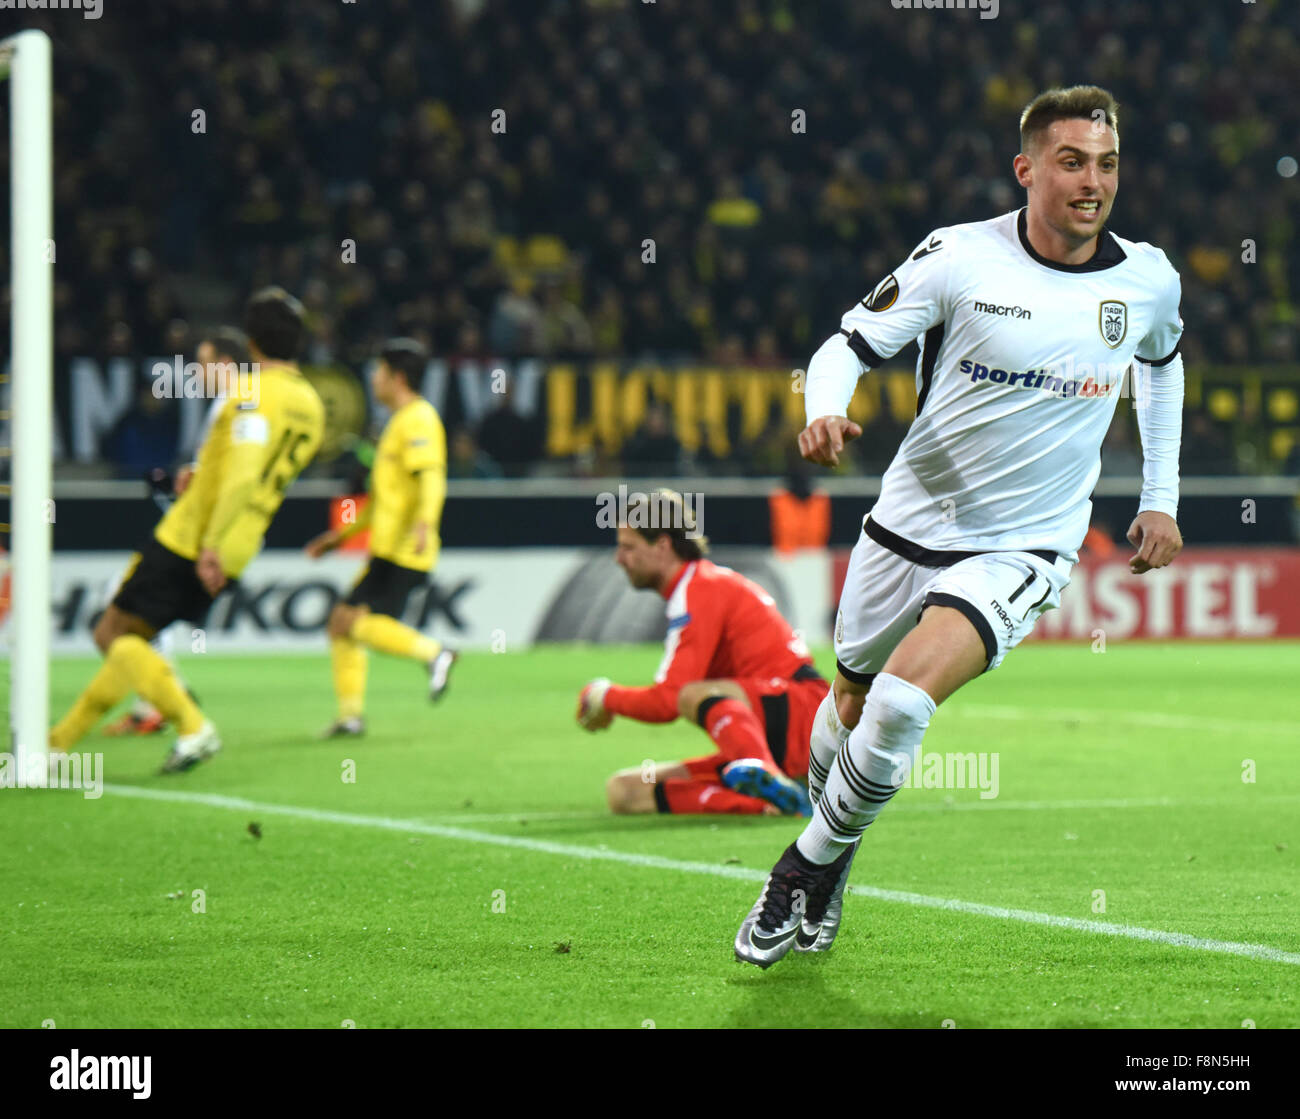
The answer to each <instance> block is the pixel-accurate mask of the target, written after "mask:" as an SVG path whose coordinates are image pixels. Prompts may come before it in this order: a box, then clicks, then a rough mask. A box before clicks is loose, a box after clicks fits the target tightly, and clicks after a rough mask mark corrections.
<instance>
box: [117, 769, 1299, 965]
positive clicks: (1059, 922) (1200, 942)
mask: <svg viewBox="0 0 1300 1119" xmlns="http://www.w3.org/2000/svg"><path fill="white" fill-rule="evenodd" d="M104 788H105V790H106V791H108V792H111V793H114V794H115V795H117V796H125V797H136V798H138V799H140V800H159V801H171V802H174V803H180V804H202V805H206V806H208V807H210V808H227V809H232V810H234V809H237V810H239V811H241V812H256V813H258V814H260V815H263V816H288V817H292V818H296V819H300V820H311V821H314V822H318V823H329V824H347V825H350V826H352V827H360V828H382V829H384V830H386V831H397V832H407V833H411V834H415V835H434V836H438V837H439V838H441V839H456V840H460V841H461V842H462V843H482V844H487V845H489V846H494V847H514V848H517V849H521V850H525V851H540V852H543V853H545V854H548V855H563V856H566V857H568V858H578V859H591V860H603V861H605V862H614V863H624V864H625V865H628V866H644V867H652V868H654V869H656V870H676V871H682V872H684V873H686V874H706V875H709V876H711V877H714V878H734V879H738V880H740V881H742V882H763V881H766V879H767V873H766V872H765V871H761V870H750V869H748V868H746V867H740V866H728V865H725V864H722V865H719V864H715V863H696V862H687V861H685V860H681V859H669V858H665V857H664V856H662V855H642V854H637V853H634V852H629V851H611V850H610V849H609V848H607V847H603V846H602V847H586V846H581V845H578V844H570V843H554V842H551V841H550V840H547V839H526V838H524V837H523V836H517V835H494V834H492V833H491V832H484V831H470V830H469V829H468V828H455V827H449V826H448V825H445V824H426V823H421V822H420V821H418V820H398V819H393V818H392V817H389V816H362V815H360V814H357V813H352V812H333V811H329V810H327V809H322V808H304V807H298V806H296V805H291V804H264V803H262V802H260V801H253V800H245V799H244V798H243V797H228V796H220V795H218V794H216V793H186V792H181V791H179V790H171V789H147V788H142V787H140V786H136V785H105V786H104ZM847 892H848V893H850V894H853V895H854V896H856V897H869V898H875V899H876V900H878V901H892V902H901V903H902V904H904V905H920V906H925V907H926V908H929V909H946V910H948V911H949V912H952V913H970V914H974V915H976V916H979V917H996V918H998V919H999V920H1003V921H1024V922H1026V923H1027V924H1033V925H1047V926H1049V927H1051V928H1058V929H1073V930H1075V931H1077V932H1090V933H1097V934H1100V935H1103V936H1117V937H1125V938H1127V939H1129V940H1147V941H1154V942H1156V943H1158V944H1168V945H1171V946H1173V947H1176V948H1194V949H1197V950H1199V951H1202V952H1221V953H1225V954H1227V955H1231V956H1245V957H1247V958H1248V959H1252V960H1267V961H1268V962H1270V963H1279V964H1294V965H1300V952H1286V951H1283V950H1282V949H1281V948H1272V947H1269V946H1268V945H1266V944H1242V943H1239V942H1236V941H1230V940H1209V939H1206V938H1204V937H1199V936H1190V935H1188V934H1187V933H1176V932H1164V931H1162V930H1160V929H1144V928H1141V927H1139V926H1136V925H1112V924H1110V923H1108V922H1106V921H1084V920H1079V919H1078V918H1075V917H1058V916H1056V915H1055V914H1052V913H1036V912H1034V911H1033V910H1029V909H1007V908H1004V907H1002V906H996V905H981V904H979V903H978V902H971V901H961V900H960V899H957V898H937V897H930V896H928V895H926V894H913V893H907V892H905V891H902V890H882V889H879V888H878V887H876V886H850V887H849V888H848V891H847Z"/></svg>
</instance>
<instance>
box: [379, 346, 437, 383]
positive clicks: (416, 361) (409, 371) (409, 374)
mask: <svg viewBox="0 0 1300 1119" xmlns="http://www.w3.org/2000/svg"><path fill="white" fill-rule="evenodd" d="M379 357H380V360H381V361H383V362H384V364H386V365H387V366H388V368H389V369H391V370H392V371H393V372H395V373H400V374H401V375H402V379H403V380H404V381H406V387H407V388H408V389H414V390H415V391H416V392H419V391H420V378H421V377H422V376H423V375H424V367H425V366H426V365H427V364H428V362H429V351H428V350H426V349H425V348H424V346H422V345H421V344H420V343H419V342H417V341H416V340H415V339H414V338H390V339H389V340H388V341H387V342H385V343H384V348H383V349H382V350H380V351H379Z"/></svg>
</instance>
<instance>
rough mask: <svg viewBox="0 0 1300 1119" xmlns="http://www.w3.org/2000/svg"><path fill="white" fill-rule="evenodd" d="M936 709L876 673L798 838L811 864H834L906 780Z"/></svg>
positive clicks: (902, 683)
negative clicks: (810, 815) (814, 806)
mask: <svg viewBox="0 0 1300 1119" xmlns="http://www.w3.org/2000/svg"><path fill="white" fill-rule="evenodd" d="M934 710H935V705H934V700H932V699H931V698H930V697H929V696H928V695H927V694H926V693H925V692H924V691H922V690H921V689H920V688H918V687H917V686H916V685H915V684H909V683H908V682H907V681H906V680H903V679H901V678H900V677H898V676H894V675H891V674H890V673H888V672H882V673H880V674H879V675H878V676H877V677H876V679H875V681H874V682H873V683H872V685H871V691H869V692H868V693H867V702H866V704H865V705H864V706H863V708H862V718H861V719H860V720H858V725H857V726H856V727H854V728H853V730H852V732H851V733H850V734H849V738H848V741H847V742H846V743H845V744H844V745H843V747H841V748H840V751H839V753H838V754H837V755H836V756H835V762H834V764H832V766H831V770H830V776H829V777H828V778H827V779H826V784H825V790H824V793H823V795H822V797H821V799H820V800H819V801H818V802H817V807H816V808H815V809H814V810H813V815H812V819H811V820H810V821H809V822H808V826H807V827H806V828H805V829H804V832H803V834H802V835H801V836H799V838H798V840H796V844H797V846H798V848H799V851H800V852H801V853H802V854H803V856H804V857H805V858H806V859H808V860H809V861H810V862H814V863H817V864H819V865H822V866H824V865H826V864H827V863H831V862H834V861H835V859H836V858H837V857H838V856H839V855H840V853H841V852H842V851H843V850H844V848H845V847H847V846H849V845H850V844H852V843H855V842H856V841H857V839H858V837H859V836H860V835H862V833H863V831H864V830H865V829H866V827H867V825H869V824H870V823H871V822H872V821H873V820H874V819H875V818H876V817H877V816H878V815H880V810H881V809H882V808H884V807H885V805H886V804H888V803H889V801H890V800H891V799H892V798H893V795H894V794H895V793H896V792H897V791H898V789H899V788H900V786H902V784H903V783H904V782H905V781H906V780H907V777H908V774H909V773H911V771H912V766H913V765H914V764H915V762H916V757H917V754H918V753H919V752H920V749H921V739H922V738H923V737H924V735H925V730H926V727H928V726H929V725H930V718H931V716H932V715H933V714H934Z"/></svg>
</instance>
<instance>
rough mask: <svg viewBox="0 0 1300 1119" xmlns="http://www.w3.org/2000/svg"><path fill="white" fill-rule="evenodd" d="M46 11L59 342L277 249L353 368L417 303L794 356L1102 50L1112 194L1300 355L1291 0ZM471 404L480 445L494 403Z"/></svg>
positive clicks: (289, 279)
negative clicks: (1050, 92) (936, 6)
mask: <svg viewBox="0 0 1300 1119" xmlns="http://www.w3.org/2000/svg"><path fill="white" fill-rule="evenodd" d="M35 22H37V23H41V24H42V25H43V26H45V27H46V29H47V30H48V31H49V32H50V34H51V35H52V36H53V37H54V39H55V43H56V49H55V58H56V65H57V85H58V92H59V95H58V98H57V102H58V103H57V110H56V115H57V139H56V144H57V150H58V153H59V169H58V175H57V197H56V200H55V203H56V232H57V237H58V246H59V256H58V264H59V269H58V282H57V293H56V299H57V307H58V310H57V318H56V321H57V324H58V330H57V349H58V353H59V354H60V355H61V356H63V357H69V356H72V355H78V354H94V355H99V356H109V355H114V354H153V353H163V354H172V353H184V352H190V351H191V350H192V346H193V344H194V342H195V334H196V331H197V330H198V329H199V325H200V323H201V324H202V325H204V326H206V325H208V323H209V322H211V321H212V313H213V311H214V310H217V311H219V310H222V309H228V308H230V307H234V306H237V305H238V302H239V300H240V299H242V298H243V296H244V295H245V294H246V293H247V292H248V291H250V290H252V289H254V288H256V287H258V286H260V285H262V284H265V283H271V282H274V283H280V284H283V285H285V286H286V287H288V288H290V289H292V290H294V291H296V292H297V293H299V294H300V295H301V297H302V299H303V301H304V303H305V304H306V306H307V308H308V311H309V313H310V323H311V332H312V341H311V346H310V351H309V353H308V354H307V355H306V357H307V358H308V359H309V360H312V361H316V362H337V363H342V364H346V365H349V366H351V367H352V368H354V369H359V368H360V367H361V365H362V363H363V362H364V360H365V359H366V358H367V357H369V356H370V355H371V354H373V352H374V350H375V347H376V344H377V342H378V341H379V340H380V339H382V338H384V337H386V336H390V335H394V334H406V335H413V336H415V337H417V338H420V339H422V340H423V341H425V342H426V343H428V344H429V345H430V346H431V347H432V348H433V350H434V351H435V352H436V353H439V354H442V355H447V356H452V357H454V356H478V357H483V358H500V359H511V358H517V357H520V356H526V355H536V356H541V357H551V358H566V359H579V360H581V359H587V358H608V359H636V358H643V357H647V356H653V357H654V358H655V359H657V360H664V361H669V362H671V361H673V360H692V361H696V362H699V361H705V362H709V363H712V364H716V365H721V366H735V365H753V366H770V367H772V368H782V367H783V368H785V369H787V370H788V369H790V368H792V367H796V366H802V365H803V364H805V363H806V361H807V359H808V357H809V356H810V355H811V353H812V352H813V350H814V349H815V348H816V346H817V345H818V344H819V343H820V341H821V340H822V339H823V338H824V337H825V336H826V335H827V334H828V333H830V332H831V331H832V330H833V329H834V328H835V326H836V325H837V323H838V318H839V315H840V314H841V313H842V311H843V310H844V309H845V308H846V307H847V306H849V305H850V304H851V303H852V302H853V301H854V300H855V299H857V298H859V297H860V296H861V295H863V294H865V293H866V292H867V291H868V290H870V288H871V287H872V286H873V285H874V284H875V283H876V281H877V280H878V279H879V278H880V277H881V276H883V275H885V274H887V273H888V272H889V271H891V270H892V268H893V267H894V265H895V264H896V263H897V261H898V260H900V259H901V258H902V257H903V255H904V254H905V253H907V252H908V251H909V250H910V249H911V248H912V247H913V246H914V244H915V243H916V242H917V241H919V240H920V239H921V238H922V237H923V236H924V235H925V234H926V233H927V232H928V231H929V230H930V229H932V228H934V227H936V226H941V225H946V224H952V223H956V222H964V221H972V220H980V219H983V218H986V217H989V216H992V215H994V214H997V213H1001V212H1004V211H1006V210H1009V209H1012V208H1014V207H1016V206H1018V205H1020V204H1021V202H1022V195H1021V192H1020V191H1019V190H1018V188H1016V186H1015V184H1014V182H1013V179H1012V175H1011V167H1010V162H1011V157H1012V156H1013V155H1014V153H1015V152H1016V150H1017V148H1018V134H1017V131H1016V126H1017V119H1018V114H1019V111H1020V109H1021V107H1022V106H1023V105H1024V104H1025V103H1026V102H1027V101H1028V100H1029V99H1030V98H1031V97H1032V96H1033V94H1034V93H1035V92H1036V91H1038V90H1039V89H1041V88H1045V87H1048V86H1052V85H1059V84H1070V83H1072V82H1076V81H1089V82H1095V83H1098V84H1101V85H1104V86H1107V87H1108V88H1110V89H1111V90H1112V91H1113V92H1114V93H1115V94H1116V96H1117V97H1118V99H1119V101H1120V104H1121V116H1120V128H1121V136H1122V145H1121V147H1122V152H1123V174H1122V180H1121V190H1120V196H1119V202H1118V204H1117V208H1116V216H1115V218H1114V219H1113V221H1112V228H1113V229H1114V230H1115V231H1116V232H1117V233H1119V234H1121V235H1123V236H1127V237H1130V238H1133V239H1137V240H1149V241H1152V242H1154V243H1155V244H1158V245H1160V246H1161V247H1163V248H1164V249H1165V250H1166V251H1167V252H1168V253H1169V255H1170V257H1171V259H1172V260H1173V261H1174V263H1175V266H1176V267H1178V268H1179V270H1180V271H1181V273H1182V278H1183V317H1184V319H1185V321H1186V322H1187V324H1188V330H1187V334H1186V341H1185V343H1184V354H1185V357H1186V359H1187V362H1188V365H1189V367H1195V366H1197V365H1201V364H1214V363H1224V364H1245V363H1291V362H1296V361H1297V359H1298V358H1300V354H1298V344H1297V320H1296V307H1295V293H1296V292H1297V291H1300V252H1297V248H1298V247H1300V246H1297V244H1296V239H1297V236H1300V233H1298V232H1297V230H1296V228H1295V225H1294V222H1293V219H1292V218H1291V217H1290V216H1289V215H1290V214H1293V213H1294V210H1295V203H1296V201H1297V192H1298V191H1300V179H1297V178H1293V177H1292V178H1288V177H1284V173H1283V172H1282V171H1280V168H1282V167H1283V165H1282V164H1278V159H1279V156H1280V155H1282V154H1285V149H1284V148H1283V147H1282V146H1280V145H1284V144H1285V143H1287V142H1290V141H1292V140H1293V139H1294V137H1295V136H1296V135H1298V134H1300V102H1298V101H1297V99H1296V98H1295V96H1294V75H1295V74H1296V72H1297V71H1298V70H1300V36H1298V35H1297V26H1298V25H1300V20H1298V19H1297V13H1296V11H1295V9H1294V8H1292V7H1289V6H1288V5H1285V4H1283V3H1260V4H1257V5H1220V6H1202V7H1201V9H1198V11H1197V13H1196V18H1195V19H1189V18H1187V13H1186V12H1185V11H1184V10H1183V9H1182V8H1181V7H1180V6H1177V5H1144V4H1128V5H1115V4H1113V3H1105V2H1101V0H1039V2H1037V3H1035V4H1034V5H1033V6H1032V8H1031V9H1018V8H1013V7H1011V6H1004V7H1003V9H1002V11H1001V14H1000V17H999V18H998V19H996V20H991V21H981V20H979V18H978V13H977V12H973V11H966V12H961V11H900V10H896V9H895V8H893V7H892V6H891V5H889V4H884V3H882V4H875V5H857V4H851V3H815V4H806V3H796V2H795V0H690V2H689V3H687V0H680V2H673V0H660V2H659V3H657V4H642V3H638V2H632V0H623V2H619V0H586V2H582V0H537V2H536V3H531V2H530V3H519V2H506V0H389V2H388V3H385V4H383V5H371V6H366V5H357V6H355V7H353V6H350V5H340V4H319V5H306V4H280V3H274V2H272V0H173V2H171V3H168V4H165V5H140V6H138V7H135V8H133V9H132V10H131V13H130V16H129V18H117V19H103V20H100V21H96V22H95V23H93V24H92V23H88V22H87V21H83V20H80V19H74V18H71V17H70V16H69V17H68V18H62V14H61V13H48V14H46V15H44V16H41V17H39V18H37V19H36V20H35ZM102 36H113V37H115V42H114V44H113V49H112V50H106V49H104V42H103V40H102V38H101V37H102ZM235 46H237V47H238V48H239V49H238V50H235V49H232V48H233V47H235ZM122 58H131V59H133V60H134V63H133V65H131V66H130V67H126V66H122V65H120V64H119V63H117V62H114V61H112V60H115V59H122ZM1062 59H1067V60H1078V64H1077V65H1069V66H1067V65H1063V63H1062ZM160 105H161V106H168V107H170V109H171V112H170V113H166V112H159V111H158V107H159V106H160ZM1297 154H1300V153H1297ZM2 158H7V154H6V155H5V156H4V157H2ZM1291 169H1292V170H1294V161H1292V164H1291ZM0 178H3V179H4V180H5V181H7V178H8V173H7V169H3V174H2V175H0ZM1247 240H1250V241H1251V242H1252V243H1253V245H1254V250H1253V252H1254V261H1255V262H1254V263H1244V262H1243V254H1245V253H1246V250H1245V249H1244V248H1243V242H1245V241H1247ZM4 267H5V270H6V273H7V267H8V265H7V262H5V265H4ZM3 329H6V330H7V313H6V316H5V327H4V328H3ZM148 407H149V405H148V404H147V402H142V404H141V408H143V409H146V410H147V409H148ZM148 419H149V417H148V416H146V417H145V419H144V421H143V422H144V423H145V424H146V426H147V422H148ZM661 420H662V416H659V417H656V416H649V417H647V420H646V430H645V431H644V432H642V433H639V434H638V436H637V438H636V439H635V440H634V441H633V446H634V448H635V449H636V453H637V454H641V455H644V454H646V453H651V454H652V455H658V456H660V457H659V458H651V459H644V458H643V459H642V461H652V462H656V463H657V462H660V461H662V456H663V455H664V453H665V447H666V446H667V444H666V442H665V439H664V436H665V432H664V431H662V430H657V429H656V426H655V425H657V424H660V421H661ZM671 426H672V423H671V416H670V417H669V422H668V427H669V429H671ZM452 434H453V438H454V440H458V441H459V443H460V447H461V450H462V452H463V453H464V455H465V456H466V462H467V463H470V464H471V465H470V466H467V467H466V469H470V470H472V469H474V468H473V466H472V464H473V463H474V462H479V461H480V460H481V459H482V458H483V456H484V451H485V450H486V448H485V447H484V446H483V444H484V440H483V438H482V436H483V433H482V432H477V431H468V430H467V431H464V432H459V433H457V432H453V433H452ZM642 436H644V438H642ZM667 436H668V438H669V439H671V437H672V433H671V430H669V431H668V432H667ZM490 438H491V436H489V441H490ZM656 439H658V440H659V442H658V444H655V442H654V441H655V440H656ZM863 442H864V444H865V443H866V441H863ZM534 444H535V445H536V448H537V449H536V454H537V455H539V456H540V455H541V454H542V443H541V441H540V440H534ZM530 445H533V444H530ZM625 449H626V448H625ZM114 453H116V452H114ZM773 453H774V452H773V451H771V450H770V449H768V448H766V447H753V446H750V447H742V448H740V449H739V450H738V451H737V458H736V461H735V462H734V463H733V464H731V465H732V466H734V467H735V468H736V469H741V470H748V469H757V468H758V466H759V465H760V464H762V463H765V462H768V461H769V460H770V459H771V456H772V454H773ZM1229 457H1231V456H1229ZM487 458H488V459H489V460H492V456H491V455H490V454H489V455H487ZM492 461H493V463H494V465H493V466H492V469H496V468H499V467H501V466H502V464H501V463H500V462H499V461H495V460H492ZM630 461H636V460H635V458H633V459H631V460H630ZM480 465H482V464H481V463H480ZM724 465H726V464H724ZM484 469H487V468H486V467H484ZM506 472H510V469H509V468H507V471H506Z"/></svg>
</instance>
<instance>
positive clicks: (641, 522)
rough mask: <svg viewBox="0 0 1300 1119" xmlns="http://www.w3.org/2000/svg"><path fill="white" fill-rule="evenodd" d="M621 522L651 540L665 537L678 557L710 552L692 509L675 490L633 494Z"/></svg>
mask: <svg viewBox="0 0 1300 1119" xmlns="http://www.w3.org/2000/svg"><path fill="white" fill-rule="evenodd" d="M624 523H625V524H626V525H627V526H628V527H629V528H631V529H632V530H633V531H635V532H638V533H640V534H641V535H642V536H643V537H645V539H647V540H649V541H650V543H651V544H653V543H654V542H655V541H656V540H658V539H659V538H660V537H661V536H666V537H668V539H669V540H670V541H671V543H672V546H673V555H675V556H676V557H677V558H678V559H683V560H697V559H703V558H704V557H705V556H707V555H708V554H709V538H708V537H707V536H705V535H704V534H703V533H701V532H699V531H698V529H697V527H696V518H695V513H694V512H693V511H692V510H691V509H689V508H687V505H686V502H685V501H684V500H683V498H682V495H681V494H679V493H678V492H677V491H676V490H669V489H658V490H655V491H654V492H653V493H634V494H632V495H631V496H630V497H629V498H628V502H627V519H626V521H625V522H624Z"/></svg>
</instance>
